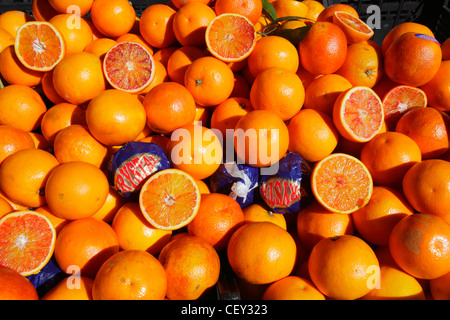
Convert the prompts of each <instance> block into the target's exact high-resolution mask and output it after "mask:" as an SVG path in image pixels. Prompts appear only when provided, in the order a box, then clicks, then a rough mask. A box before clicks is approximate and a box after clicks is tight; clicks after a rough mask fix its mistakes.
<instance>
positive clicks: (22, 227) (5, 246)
mask: <svg viewBox="0 0 450 320" xmlns="http://www.w3.org/2000/svg"><path fill="white" fill-rule="evenodd" d="M55 240H56V231H55V228H54V227H53V225H52V223H51V222H50V220H49V219H48V218H47V217H45V216H44V215H42V214H40V213H38V212H35V211H31V210H26V211H15V212H12V213H9V214H7V215H5V216H3V217H2V218H1V219H0V265H3V266H6V267H8V268H11V269H13V270H15V271H17V272H18V273H20V274H21V275H23V276H28V275H31V274H35V273H38V272H39V271H40V270H41V269H42V268H43V267H44V266H45V265H46V264H47V262H48V261H49V260H50V258H51V256H52V255H53V251H54V249H55Z"/></svg>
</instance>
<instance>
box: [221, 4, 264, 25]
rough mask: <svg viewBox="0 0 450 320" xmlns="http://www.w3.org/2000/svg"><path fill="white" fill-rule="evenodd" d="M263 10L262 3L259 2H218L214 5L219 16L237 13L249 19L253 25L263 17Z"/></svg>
mask: <svg viewBox="0 0 450 320" xmlns="http://www.w3.org/2000/svg"><path fill="white" fill-rule="evenodd" d="M262 9H263V8H262V2H261V1H258V0H219V1H217V0H216V2H215V5H214V10H215V11H216V14H217V15H221V14H224V13H237V14H240V15H243V16H244V17H246V18H248V19H249V20H250V21H251V22H252V23H253V24H255V23H256V22H257V21H258V19H259V17H260V16H261V14H262Z"/></svg>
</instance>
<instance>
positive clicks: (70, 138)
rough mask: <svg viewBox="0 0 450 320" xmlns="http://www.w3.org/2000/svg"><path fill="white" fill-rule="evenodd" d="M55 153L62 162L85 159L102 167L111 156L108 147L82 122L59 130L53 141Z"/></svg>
mask: <svg viewBox="0 0 450 320" xmlns="http://www.w3.org/2000/svg"><path fill="white" fill-rule="evenodd" d="M53 153H54V155H55V157H56V159H58V161H59V162H60V163H66V162H70V161H84V162H87V163H90V164H92V165H94V166H96V167H98V168H102V169H103V168H104V166H105V165H106V163H107V161H108V156H109V153H108V148H107V147H106V146H105V145H104V144H102V143H101V142H99V141H98V140H97V139H95V137H94V136H93V135H92V134H91V132H90V131H89V129H88V128H87V127H86V126H85V125H81V124H72V125H69V126H67V127H65V128H63V129H61V130H59V131H58V133H57V134H56V136H55V140H54V141H53Z"/></svg>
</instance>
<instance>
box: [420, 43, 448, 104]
mask: <svg viewBox="0 0 450 320" xmlns="http://www.w3.org/2000/svg"><path fill="white" fill-rule="evenodd" d="M449 43H450V41H449ZM449 51H450V50H449ZM449 73H450V61H449V60H447V61H442V62H441V65H440V66H439V69H438V71H437V72H436V74H435V75H434V77H433V78H432V79H431V80H430V81H429V82H427V83H426V84H424V85H423V86H422V87H421V89H422V90H423V91H424V92H425V93H426V95H427V101H428V105H430V106H432V107H435V108H436V109H439V110H442V111H450V102H449V101H450V80H449V77H448V75H449Z"/></svg>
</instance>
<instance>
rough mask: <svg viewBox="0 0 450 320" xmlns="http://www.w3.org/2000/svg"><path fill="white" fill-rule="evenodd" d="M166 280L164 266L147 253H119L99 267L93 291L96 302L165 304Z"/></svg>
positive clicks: (136, 251)
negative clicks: (127, 301)
mask: <svg viewBox="0 0 450 320" xmlns="http://www.w3.org/2000/svg"><path fill="white" fill-rule="evenodd" d="M166 291H167V276H166V272H165V271H164V268H163V266H162V265H161V263H160V262H159V261H158V259H156V258H155V257H154V256H152V255H151V254H150V253H148V252H146V251H144V250H125V251H120V252H118V253H116V254H114V255H113V256H111V257H110V258H109V259H108V260H106V261H105V262H104V263H103V265H102V266H101V267H100V270H99V271H98V273H97V276H96V277H95V280H94V285H93V287H92V297H93V299H94V300H162V299H164V297H165V295H166Z"/></svg>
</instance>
